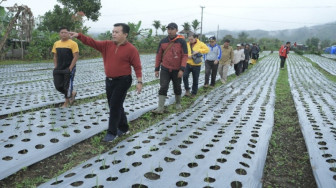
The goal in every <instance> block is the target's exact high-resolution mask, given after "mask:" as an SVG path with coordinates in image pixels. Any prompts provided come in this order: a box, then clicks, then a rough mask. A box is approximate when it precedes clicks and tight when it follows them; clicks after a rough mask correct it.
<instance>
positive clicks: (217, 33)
mask: <svg viewBox="0 0 336 188" xmlns="http://www.w3.org/2000/svg"><path fill="white" fill-rule="evenodd" d="M218 32H219V25H218V26H217V37H216V38H217V40H218Z"/></svg>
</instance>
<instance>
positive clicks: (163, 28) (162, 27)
mask: <svg viewBox="0 0 336 188" xmlns="http://www.w3.org/2000/svg"><path fill="white" fill-rule="evenodd" d="M166 27H167V26H165V25H161V31H162V35H164V33H165V31H166V30H167V28H166Z"/></svg>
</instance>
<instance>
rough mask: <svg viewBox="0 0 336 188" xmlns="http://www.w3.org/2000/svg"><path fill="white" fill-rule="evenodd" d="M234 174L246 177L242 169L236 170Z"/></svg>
mask: <svg viewBox="0 0 336 188" xmlns="http://www.w3.org/2000/svg"><path fill="white" fill-rule="evenodd" d="M236 173H237V174H239V175H246V174H247V172H246V170H244V169H242V168H237V169H236Z"/></svg>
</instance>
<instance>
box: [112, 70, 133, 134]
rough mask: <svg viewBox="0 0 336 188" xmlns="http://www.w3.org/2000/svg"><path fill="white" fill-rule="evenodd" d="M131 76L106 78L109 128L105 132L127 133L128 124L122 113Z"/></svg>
mask: <svg viewBox="0 0 336 188" xmlns="http://www.w3.org/2000/svg"><path fill="white" fill-rule="evenodd" d="M131 84H132V76H131V75H128V76H121V77H118V78H113V79H112V78H106V97H107V101H108V104H109V107H110V117H109V127H108V129H107V132H108V133H110V134H113V135H117V129H118V128H119V130H121V131H123V132H127V131H128V128H129V127H128V122H127V117H126V114H125V111H124V107H123V105H124V101H125V98H126V94H127V90H128V89H129V88H130V87H131Z"/></svg>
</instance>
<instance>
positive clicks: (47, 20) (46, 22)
mask: <svg viewBox="0 0 336 188" xmlns="http://www.w3.org/2000/svg"><path fill="white" fill-rule="evenodd" d="M83 16H84V13H82V12H77V13H72V11H71V10H70V9H69V8H66V7H64V8H61V7H60V6H59V5H55V6H54V10H53V11H48V12H46V13H45V14H44V16H42V17H40V23H38V24H37V25H38V29H39V30H41V31H53V32H58V30H59V28H60V27H67V28H69V29H70V30H73V31H77V32H83V31H86V30H87V28H86V27H83Z"/></svg>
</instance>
